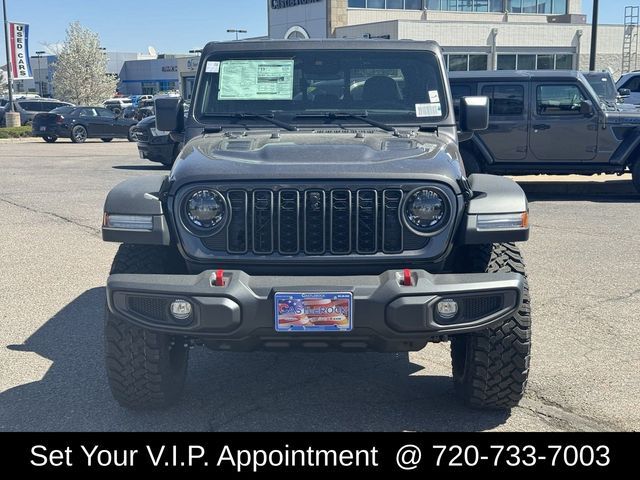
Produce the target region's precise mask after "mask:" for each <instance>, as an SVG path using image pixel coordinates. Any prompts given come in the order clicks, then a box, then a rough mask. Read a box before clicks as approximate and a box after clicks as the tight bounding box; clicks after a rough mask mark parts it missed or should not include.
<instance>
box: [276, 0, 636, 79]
mask: <svg viewBox="0 0 640 480" xmlns="http://www.w3.org/2000/svg"><path fill="white" fill-rule="evenodd" d="M267 2H268V3H267V9H268V21H269V37H270V38H290V39H295V38H331V37H336V38H363V37H364V38H389V39H394V40H395V39H410V40H435V41H437V42H438V43H439V44H440V45H441V46H442V47H443V50H444V52H445V55H446V57H445V58H446V62H447V66H448V68H449V69H450V70H452V71H453V70H457V71H460V70H512V69H520V70H531V69H580V70H588V67H589V50H590V44H591V25H588V24H587V17H586V15H585V12H584V11H583V9H582V1H581V0H267ZM603 3H604V5H602V4H601V8H607V7H609V5H607V3H609V2H603ZM618 8H620V15H621V17H622V16H623V15H624V14H625V9H624V7H618ZM625 22H626V25H623V24H619V25H600V28H599V32H598V55H597V68H598V69H599V70H603V69H611V70H612V71H613V72H614V76H616V77H617V76H618V75H619V74H620V73H621V72H622V71H623V70H625V71H628V70H635V69H636V67H637V46H638V37H637V32H638V19H637V17H631V16H629V17H625ZM625 34H626V37H627V39H626V41H625ZM623 58H624V67H623Z"/></svg>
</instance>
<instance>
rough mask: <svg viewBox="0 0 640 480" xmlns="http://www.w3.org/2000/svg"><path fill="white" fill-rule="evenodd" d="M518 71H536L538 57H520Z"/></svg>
mask: <svg viewBox="0 0 640 480" xmlns="http://www.w3.org/2000/svg"><path fill="white" fill-rule="evenodd" d="M517 68H518V70H535V69H536V56H535V55H518V67H517Z"/></svg>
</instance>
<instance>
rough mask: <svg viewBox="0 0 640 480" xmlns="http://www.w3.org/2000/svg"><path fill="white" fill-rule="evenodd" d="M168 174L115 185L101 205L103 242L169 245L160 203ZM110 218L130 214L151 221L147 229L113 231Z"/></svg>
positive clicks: (117, 229)
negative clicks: (102, 205) (102, 212)
mask: <svg viewBox="0 0 640 480" xmlns="http://www.w3.org/2000/svg"><path fill="white" fill-rule="evenodd" d="M167 182H168V176H167V175H149V176H144V177H135V178H130V179H128V180H125V181H124V182H121V183H119V184H118V185H116V186H115V187H114V188H113V189H112V190H111V191H110V192H109V194H108V195H107V199H106V201H105V203H104V216H103V222H102V239H103V240H104V241H106V242H119V243H133V244H141V245H171V232H170V229H169V225H168V223H167V220H166V217H165V214H164V213H165V212H164V206H163V204H162V201H161V200H160V197H161V194H162V193H161V192H164V191H165V187H166V185H167ZM111 215H133V216H139V217H144V218H145V220H149V219H150V221H151V225H152V227H151V228H150V229H135V228H115V227H113V226H112V225H111V224H110V221H109V219H110V216H111Z"/></svg>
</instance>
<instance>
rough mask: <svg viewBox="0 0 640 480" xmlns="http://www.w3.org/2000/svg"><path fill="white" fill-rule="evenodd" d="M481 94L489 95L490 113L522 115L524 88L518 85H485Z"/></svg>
mask: <svg viewBox="0 0 640 480" xmlns="http://www.w3.org/2000/svg"><path fill="white" fill-rule="evenodd" d="M482 95H483V96H486V97H489V114H490V115H522V113H523V112H524V88H522V86H520V85H491V86H489V85H487V86H485V87H483V88H482Z"/></svg>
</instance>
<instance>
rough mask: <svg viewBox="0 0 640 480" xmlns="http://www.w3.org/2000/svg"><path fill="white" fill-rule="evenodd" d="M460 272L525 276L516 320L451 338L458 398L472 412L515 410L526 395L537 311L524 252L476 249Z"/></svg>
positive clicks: (504, 247)
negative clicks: (533, 313)
mask: <svg viewBox="0 0 640 480" xmlns="http://www.w3.org/2000/svg"><path fill="white" fill-rule="evenodd" d="M456 270H458V271H462V270H463V271H465V272H467V273H478V272H487V273H509V272H515V273H519V274H521V275H523V276H525V289H524V296H523V299H522V303H521V304H520V307H519V308H518V310H517V311H516V312H515V313H514V314H513V315H512V316H511V317H509V318H506V319H505V320H504V321H503V322H502V323H500V324H498V325H495V326H493V327H491V328H487V329H485V330H482V331H480V332H475V333H468V334H464V335H456V336H453V337H452V338H451V363H452V367H453V381H454V384H455V389H456V393H457V394H458V396H459V397H460V398H461V399H462V400H463V401H464V402H465V403H466V404H467V405H469V406H471V407H477V408H489V409H510V408H513V407H515V406H516V405H518V403H519V402H520V400H521V399H522V396H523V395H524V391H525V388H526V385H527V378H528V375H529V363H530V358H531V306H530V298H529V288H528V284H527V283H526V274H525V266H524V262H523V260H522V255H521V254H520V250H519V249H518V247H517V246H516V245H515V244H513V243H500V244H494V245H482V246H478V247H471V248H468V249H467V250H466V251H465V252H464V254H463V255H461V258H460V262H459V264H458V268H457V269H456Z"/></svg>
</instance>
